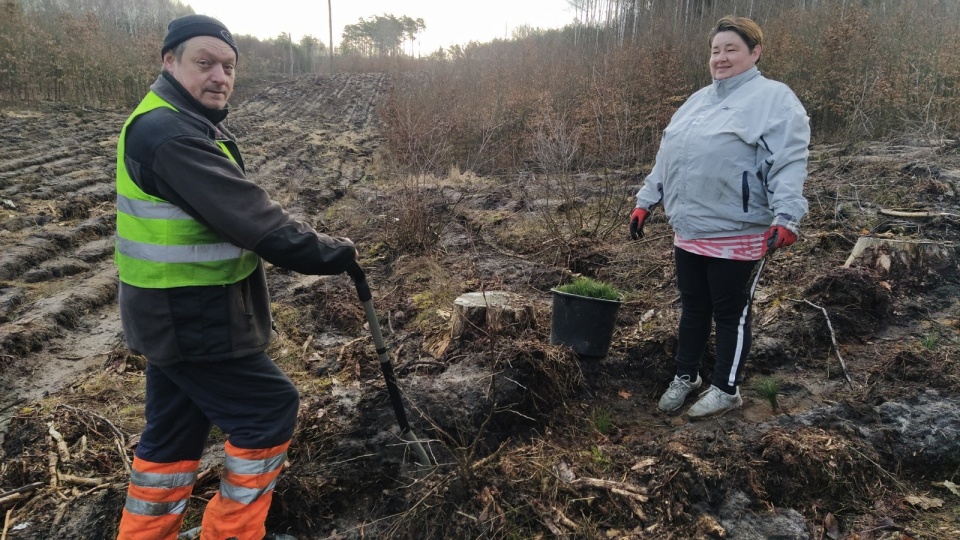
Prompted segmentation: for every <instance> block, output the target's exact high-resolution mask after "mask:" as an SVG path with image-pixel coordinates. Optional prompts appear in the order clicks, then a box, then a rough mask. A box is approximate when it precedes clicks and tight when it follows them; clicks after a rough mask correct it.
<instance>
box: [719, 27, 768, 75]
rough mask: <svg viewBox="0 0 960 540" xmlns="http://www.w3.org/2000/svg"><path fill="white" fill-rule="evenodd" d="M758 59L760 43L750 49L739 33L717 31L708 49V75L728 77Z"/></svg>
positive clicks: (739, 72)
mask: <svg viewBox="0 0 960 540" xmlns="http://www.w3.org/2000/svg"><path fill="white" fill-rule="evenodd" d="M757 60H760V45H757V46H756V47H754V48H753V50H752V51H751V50H750V48H749V47H747V43H746V42H745V41H743V38H742V37H740V34H737V33H736V32H733V31H729V30H728V31H726V32H718V33H717V35H715V36H713V43H712V44H711V50H710V75H711V76H712V77H713V78H714V79H716V80H718V81H719V80H723V79H729V78H730V77H733V76H735V75H739V74H741V73H743V72H744V71H746V70H748V69H750V68H752V67H753V66H755V65H756V64H757Z"/></svg>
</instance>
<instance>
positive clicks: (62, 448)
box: [47, 422, 70, 463]
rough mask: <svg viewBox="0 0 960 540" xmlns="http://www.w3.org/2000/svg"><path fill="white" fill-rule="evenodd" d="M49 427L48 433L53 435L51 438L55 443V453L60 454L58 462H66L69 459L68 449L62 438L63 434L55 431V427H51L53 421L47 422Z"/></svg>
mask: <svg viewBox="0 0 960 540" xmlns="http://www.w3.org/2000/svg"><path fill="white" fill-rule="evenodd" d="M47 427H48V428H49V431H48V433H50V436H51V437H53V440H54V441H56V443H57V454H59V455H60V462H61V463H67V462H69V461H70V449H69V448H68V447H67V443H66V441H64V440H63V435H61V434H60V432H59V431H57V428H55V427H53V422H50V423H49V424H47Z"/></svg>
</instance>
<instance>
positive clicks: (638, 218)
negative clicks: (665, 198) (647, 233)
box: [630, 208, 650, 240]
mask: <svg viewBox="0 0 960 540" xmlns="http://www.w3.org/2000/svg"><path fill="white" fill-rule="evenodd" d="M649 215H650V212H648V211H647V210H644V209H643V208H636V209H634V211H633V213H632V214H630V238H632V239H634V240H639V239H641V238H643V222H644V220H646V219H647V216H649Z"/></svg>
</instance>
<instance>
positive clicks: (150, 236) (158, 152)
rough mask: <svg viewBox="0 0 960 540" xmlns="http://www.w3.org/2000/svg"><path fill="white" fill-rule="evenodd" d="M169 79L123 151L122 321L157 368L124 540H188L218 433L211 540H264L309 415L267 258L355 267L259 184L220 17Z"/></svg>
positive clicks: (335, 243)
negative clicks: (274, 349)
mask: <svg viewBox="0 0 960 540" xmlns="http://www.w3.org/2000/svg"><path fill="white" fill-rule="evenodd" d="M167 31H168V32H167V36H166V39H165V40H164V42H163V46H162V48H161V52H160V54H161V58H162V60H163V70H162V72H161V74H160V77H159V78H158V79H157V81H156V82H155V83H154V84H153V85H152V86H151V87H150V92H149V93H148V94H147V96H146V97H145V98H144V99H143V101H142V102H141V103H140V105H139V106H138V107H137V108H136V110H134V112H133V114H132V115H131V116H130V118H129V119H128V120H127V122H126V123H125V124H124V126H123V130H122V131H121V133H120V139H119V141H118V151H117V154H118V155H117V241H116V242H117V244H116V252H115V260H116V264H117V268H118V270H119V275H120V317H121V321H122V324H123V332H124V337H125V339H126V342H127V345H128V346H129V347H130V349H131V350H133V351H135V352H137V353H140V354H143V355H144V356H145V357H146V359H147V368H146V409H145V416H146V427H145V428H144V431H143V433H142V434H141V436H140V441H139V443H138V445H137V450H136V456H135V459H134V462H133V470H132V474H131V480H130V485H129V488H128V492H127V502H126V505H125V507H124V510H123V515H122V518H121V520H120V533H119V538H121V539H146V538H150V539H175V538H176V537H177V534H178V531H179V529H180V526H181V525H182V522H183V511H184V508H185V507H186V504H187V501H188V500H189V498H190V494H191V490H192V488H193V483H194V481H195V480H196V477H197V469H198V467H199V464H200V457H201V454H202V453H203V449H204V446H205V444H206V440H207V436H208V434H209V432H210V429H211V426H212V425H216V426H218V427H219V428H220V429H221V430H222V431H223V432H224V433H227V434H228V440H227V442H226V445H225V450H226V461H225V464H224V471H223V475H222V478H221V484H220V490H219V492H218V494H217V495H216V496H214V497H213V499H211V500H210V502H209V503H208V504H207V507H206V510H205V512H204V516H203V521H202V524H201V536H200V538H201V539H203V540H207V539H210V540H214V539H215V540H225V539H237V540H248V539H249V540H253V539H256V540H260V539H262V538H263V537H264V535H265V529H264V521H265V519H266V516H267V511H268V510H269V508H270V500H271V495H272V491H273V487H274V485H275V482H276V478H277V475H278V474H279V473H280V470H281V469H282V467H283V464H284V461H285V459H286V450H287V447H288V446H289V444H290V437H291V436H292V434H293V430H294V424H295V422H296V417H297V408H298V406H299V395H298V392H297V389H296V388H295V387H294V385H293V384H292V383H291V382H290V380H289V379H288V378H287V377H286V375H284V374H283V372H282V371H280V369H279V368H277V366H276V365H275V364H274V363H273V361H272V360H271V359H270V358H269V357H268V356H267V355H266V354H265V353H264V351H265V350H266V348H267V346H268V344H269V342H270V334H271V316H270V298H269V294H268V292H267V284H266V278H265V274H264V269H263V263H262V260H261V258H262V259H264V260H267V261H269V262H270V263H272V264H274V265H276V266H280V267H284V268H287V269H290V270H294V271H297V272H301V273H305V274H326V275H333V274H339V273H341V272H343V271H344V270H346V268H347V267H348V266H349V265H351V264H354V261H355V258H356V250H355V248H354V246H353V243H352V242H350V240H349V239H346V238H331V237H329V236H326V235H322V234H319V233H317V232H316V231H314V230H313V229H312V228H310V227H309V226H308V225H306V224H304V223H302V222H300V221H296V220H294V219H292V218H291V217H290V216H289V215H288V214H287V213H286V212H285V211H284V210H283V209H282V208H281V207H280V206H279V205H278V204H277V203H276V202H274V201H272V200H271V199H270V197H269V196H268V195H267V193H266V192H265V191H264V190H263V189H261V188H260V187H259V186H257V185H256V184H254V183H253V182H251V181H249V180H247V179H246V177H245V174H244V168H243V159H242V158H241V156H240V152H239V150H238V148H237V145H236V142H235V139H234V137H233V136H232V135H231V134H230V133H229V132H228V131H227V130H226V129H225V128H224V127H223V125H222V123H221V122H222V121H223V120H224V118H226V116H227V101H228V100H229V99H230V94H231V92H232V91H233V82H234V75H235V70H236V66H237V60H238V57H239V53H238V50H237V45H236V43H235V42H234V40H233V37H232V36H231V34H230V32H229V31H228V30H227V28H226V27H225V26H224V25H223V24H222V23H220V22H219V21H217V20H216V19H213V18H210V17H206V16H203V15H189V16H186V17H181V18H178V19H175V20H174V21H172V22H171V23H170V24H169V26H168V28H167Z"/></svg>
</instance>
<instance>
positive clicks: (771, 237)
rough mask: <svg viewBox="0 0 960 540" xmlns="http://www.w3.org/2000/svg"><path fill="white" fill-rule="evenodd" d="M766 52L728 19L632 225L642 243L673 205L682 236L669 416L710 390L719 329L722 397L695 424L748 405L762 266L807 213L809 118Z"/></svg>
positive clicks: (663, 401)
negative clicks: (743, 389) (766, 69)
mask: <svg viewBox="0 0 960 540" xmlns="http://www.w3.org/2000/svg"><path fill="white" fill-rule="evenodd" d="M762 42H763V32H762V31H761V30H760V27H759V26H758V25H757V24H756V23H755V22H754V21H752V20H750V19H748V18H746V17H724V18H723V19H720V21H719V22H718V23H717V25H716V27H714V29H713V31H712V32H711V34H710V47H711V52H710V74H711V75H712V77H713V83H712V84H711V85H710V86H708V87H706V88H703V89H701V90H699V91H698V92H696V93H694V94H693V95H692V96H690V98H689V99H688V100H687V101H686V102H685V103H684V104H683V105H682V106H681V107H680V109H678V110H677V112H676V113H675V114H674V115H673V118H672V119H671V120H670V124H669V125H668V126H667V128H666V129H665V130H664V132H663V139H662V141H661V143H660V149H659V151H658V152H657V158H656V163H655V165H654V167H653V169H652V170H651V171H650V174H649V176H647V178H646V179H645V181H644V185H643V187H642V188H641V189H640V191H639V192H637V208H636V209H635V210H634V211H633V214H632V215H631V216H630V222H631V223H630V227H631V232H632V233H633V235H634V237H638V236H639V237H642V235H643V223H644V221H645V220H646V218H647V216H648V215H649V214H650V211H651V210H652V209H653V207H654V206H656V205H658V204H663V208H664V211H665V213H666V215H667V219H668V221H669V223H670V226H671V227H672V228H673V230H674V257H675V261H676V269H677V287H678V288H679V290H680V301H681V313H680V324H679V329H678V336H677V338H678V343H677V355H676V374H675V375H674V378H673V381H672V382H671V383H670V387H669V388H668V389H667V391H666V392H665V393H664V394H663V396H662V397H661V398H660V403H659V408H660V409H661V410H663V411H665V412H672V411H676V410H677V409H679V408H680V407H681V406H682V405H683V404H684V402H685V401H686V399H687V397H688V396H689V395H690V394H691V393H692V392H693V391H694V390H696V389H697V388H700V387H701V385H702V384H703V381H702V379H701V377H700V373H699V371H700V364H701V359H702V357H703V353H704V350H705V349H706V345H707V341H708V339H709V337H710V331H711V319H712V321H713V322H714V323H716V362H715V364H714V369H713V373H712V376H711V381H710V382H711V383H712V385H711V386H710V388H709V389H708V390H707V391H706V392H704V393H702V394H701V395H700V398H699V399H698V400H697V402H696V403H694V405H693V406H692V407H691V408H690V410H689V411H688V412H687V415H688V416H689V417H690V418H702V417H707V416H712V415H717V414H723V413H725V412H727V411H729V410H731V409H735V408H737V407H740V406H741V405H742V404H743V400H742V399H741V397H740V390H739V385H740V382H741V380H742V370H743V364H744V361H745V360H746V358H747V354H748V352H749V350H750V340H751V336H750V318H751V309H750V304H751V300H752V298H753V291H754V289H755V288H756V286H757V281H758V279H759V275H760V269H761V268H762V262H761V261H762V260H763V259H764V257H765V256H766V255H767V254H768V253H772V252H773V250H775V249H777V248H781V247H785V246H789V245H791V244H793V243H794V242H795V241H796V239H797V234H798V232H799V229H798V224H799V222H800V219H801V218H802V217H803V216H804V215H805V214H806V213H807V201H806V199H805V198H804V197H803V194H802V191H803V183H804V180H805V179H806V176H807V157H808V151H807V146H808V145H809V142H810V127H809V122H808V118H807V115H806V111H805V110H804V108H803V105H802V104H801V103H800V100H798V99H797V96H796V95H795V94H794V93H793V92H792V91H791V90H790V88H788V87H787V86H786V85H784V84H782V83H779V82H776V81H772V80H770V79H767V78H765V77H763V76H762V75H761V74H760V71H759V70H758V69H757V63H758V62H759V61H760V56H761V52H762ZM758 266H759V267H758Z"/></svg>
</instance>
